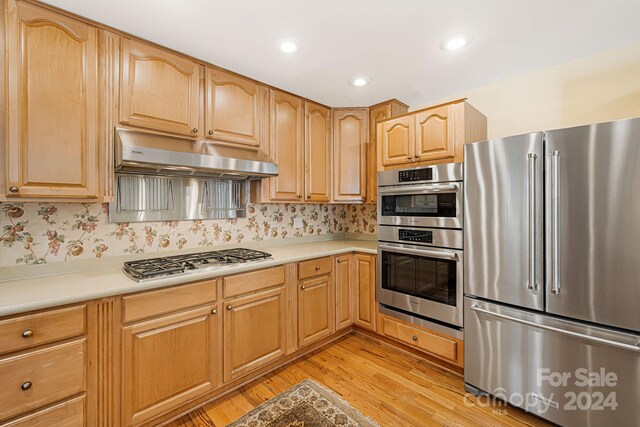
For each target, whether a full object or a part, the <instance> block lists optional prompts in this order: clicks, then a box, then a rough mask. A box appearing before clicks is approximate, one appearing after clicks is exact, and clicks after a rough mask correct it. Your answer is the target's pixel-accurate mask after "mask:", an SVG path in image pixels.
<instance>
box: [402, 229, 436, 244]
mask: <svg viewBox="0 0 640 427" xmlns="http://www.w3.org/2000/svg"><path fill="white" fill-rule="evenodd" d="M398 239H399V240H402V241H405V242H421V243H433V231H427V230H406V229H404V228H401V229H399V230H398Z"/></svg>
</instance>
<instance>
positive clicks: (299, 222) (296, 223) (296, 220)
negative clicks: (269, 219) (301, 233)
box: [293, 218, 302, 228]
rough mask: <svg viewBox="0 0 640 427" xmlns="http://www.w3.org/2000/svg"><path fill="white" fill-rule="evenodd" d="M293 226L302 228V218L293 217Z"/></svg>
mask: <svg viewBox="0 0 640 427" xmlns="http://www.w3.org/2000/svg"><path fill="white" fill-rule="evenodd" d="M293 227H294V228H302V218H293Z"/></svg>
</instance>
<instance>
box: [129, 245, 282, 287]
mask: <svg viewBox="0 0 640 427" xmlns="http://www.w3.org/2000/svg"><path fill="white" fill-rule="evenodd" d="M269 258H271V254H269V253H267V252H262V251H256V250H253V249H245V248H234V249H224V250H221V251H209V252H200V253H195V254H185V255H175V256H169V257H161V258H150V259H144V260H140V261H129V262H125V263H124V267H123V270H124V272H125V274H126V275H127V276H129V277H131V278H132V279H134V280H137V281H138V282H141V281H143V280H147V279H156V278H158V277H163V276H170V275H175V274H186V273H189V272H196V271H203V270H209V269H216V268H223V267H226V266H229V265H233V264H240V263H243V262H255V261H260V260H264V259H269Z"/></svg>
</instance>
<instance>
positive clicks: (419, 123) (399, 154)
mask: <svg viewBox="0 0 640 427" xmlns="http://www.w3.org/2000/svg"><path fill="white" fill-rule="evenodd" d="M376 126H377V130H376V137H377V140H378V170H385V169H396V168H400V167H411V166H428V165H433V164H438V163H452V162H461V161H463V155H464V153H463V147H464V144H468V143H470V142H475V141H482V140H483V139H486V138H487V118H486V117H485V116H484V115H483V114H482V113H481V112H479V111H478V110H476V109H475V108H474V107H473V106H472V105H471V104H469V103H468V102H466V100H465V99H458V100H456V101H452V102H449V103H446V104H441V105H436V106H434V107H429V108H425V109H423V110H419V111H414V112H412V113H409V114H404V115H401V116H399V117H396V118H392V119H387V120H383V121H381V122H379V123H378V124H377V125H376Z"/></svg>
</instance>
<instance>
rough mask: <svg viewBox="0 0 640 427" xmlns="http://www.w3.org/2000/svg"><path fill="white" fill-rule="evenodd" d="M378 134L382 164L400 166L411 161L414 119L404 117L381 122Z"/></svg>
mask: <svg viewBox="0 0 640 427" xmlns="http://www.w3.org/2000/svg"><path fill="white" fill-rule="evenodd" d="M380 126H381V128H382V130H381V132H380V148H381V150H382V164H383V165H384V166H389V165H401V164H404V163H407V162H411V161H413V156H414V154H413V153H414V151H415V143H414V138H415V136H414V135H415V118H414V117H413V116H404V117H400V118H397V119H393V120H388V121H385V122H383V123H382V124H381V125H380Z"/></svg>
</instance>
